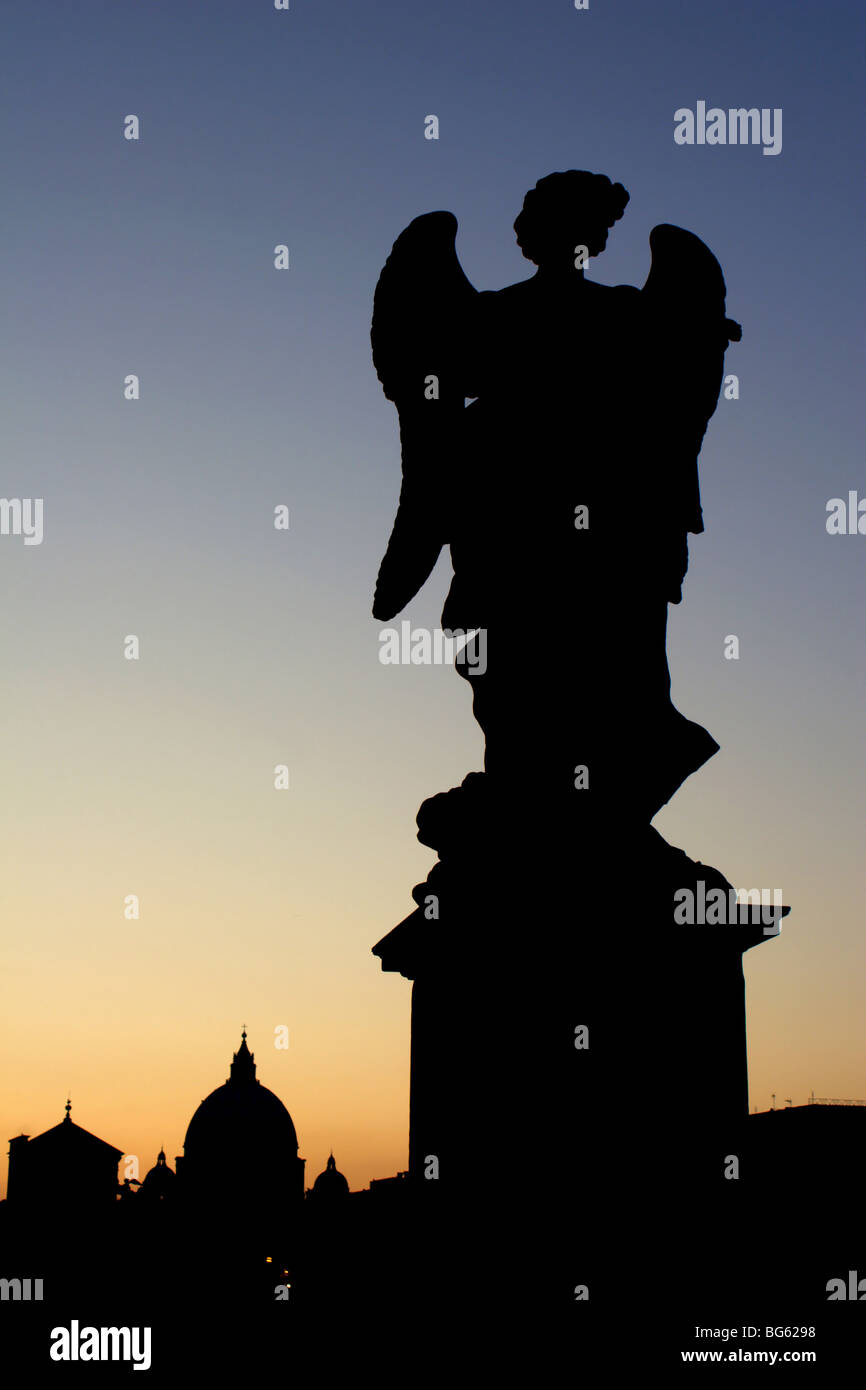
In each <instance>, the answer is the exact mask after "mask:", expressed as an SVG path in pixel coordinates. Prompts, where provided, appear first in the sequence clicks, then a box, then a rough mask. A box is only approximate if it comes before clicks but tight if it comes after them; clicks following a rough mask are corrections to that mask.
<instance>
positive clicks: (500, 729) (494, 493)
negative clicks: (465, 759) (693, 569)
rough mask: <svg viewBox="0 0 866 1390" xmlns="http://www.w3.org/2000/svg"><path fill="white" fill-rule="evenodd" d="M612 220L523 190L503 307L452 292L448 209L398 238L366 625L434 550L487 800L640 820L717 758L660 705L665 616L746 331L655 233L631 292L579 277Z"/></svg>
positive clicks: (378, 312)
mask: <svg viewBox="0 0 866 1390" xmlns="http://www.w3.org/2000/svg"><path fill="white" fill-rule="evenodd" d="M628 201H629V195H628V193H627V192H626V190H625V189H624V188H623V187H622V185H621V184H619V183H612V182H611V180H610V179H609V178H607V177H606V176H605V175H603V174H593V173H588V172H586V171H584V170H573V169H572V170H569V171H567V172H564V173H554V174H550V175H548V177H546V178H543V179H541V180H540V181H539V182H538V183H537V184H536V186H535V188H534V189H532V190H531V191H530V192H529V193H527V195H526V198H525V200H524V203H523V209H522V211H521V212H520V214H519V216H518V217H517V220H516V222H515V223H514V230H515V233H516V236H517V243H518V245H519V247H520V249H521V251H522V252H523V255H524V256H526V257H527V259H528V260H530V261H532V262H533V263H534V264H535V265H536V266H537V270H536V272H535V274H534V275H532V276H531V277H530V278H529V279H526V280H522V281H520V282H519V283H518V284H515V285H509V286H507V287H506V288H505V289H501V290H494V291H484V292H480V293H479V292H478V291H477V290H476V289H474V287H473V286H472V285H471V284H470V282H469V280H468V279H467V277H466V275H465V274H464V272H463V270H462V268H461V266H460V262H459V260H458V258H457V253H456V249H455V238H456V234H457V219H456V218H455V217H454V216H453V214H452V213H450V212H431V213H427V214H425V215H424V216H422V217H417V218H415V220H414V221H413V222H411V223H410V224H409V226H408V227H407V228H406V229H405V231H403V232H402V233H401V234H400V236H399V237H398V238H397V241H396V242H395V243H394V247H393V249H392V251H391V254H390V256H389V257H388V260H387V262H386V264H385V267H384V269H383V270H382V273H381V276H380V278H379V282H378V285H377V287H376V293H375V299H374V306H373V323H372V332H371V340H372V348H373V361H374V365H375V368H376V371H377V374H378V376H379V379H380V381H381V383H382V386H383V388H384V391H385V395H386V396H387V398H388V399H389V400H391V401H393V402H394V404H395V405H396V407H397V411H398V414H399V421H400V440H401V447H402V467H403V483H402V489H401V492H400V502H399V507H398V511H397V516H396V520H395V522H394V528H393V531H392V534H391V538H390V540H389V543H388V547H387V550H386V553H385V557H384V559H383V561H382V564H381V568H380V570H379V576H378V582H377V585H376V592H375V600H374V606H373V615H374V617H375V618H377V619H379V620H380V621H389V620H390V619H391V618H393V617H394V616H395V615H396V614H397V613H399V612H401V610H403V609H404V608H405V607H406V605H407V604H408V603H409V602H410V601H411V600H412V598H414V596H415V595H416V594H417V593H418V591H419V590H420V589H421V587H422V585H423V584H424V583H425V582H426V580H427V578H428V577H429V575H430V573H431V571H432V570H433V567H434V565H435V564H436V561H437V558H438V556H439V553H440V551H441V549H442V547H443V546H444V545H449V546H450V550H451V561H452V565H453V570H454V575H453V580H452V583H451V587H450V591H449V593H448V597H447V599H446V602H445V607H444V610H443V613H442V625H443V628H444V629H445V630H446V631H451V630H453V631H457V632H462V633H468V632H474V631H476V630H481V632H480V633H479V635H477V636H476V637H475V638H474V641H473V642H469V643H467V645H466V646H465V648H464V650H463V658H462V660H461V661H460V662H459V663H458V671H459V674H460V675H461V676H463V677H464V678H465V679H466V680H467V681H469V682H470V683H471V685H472V687H473V692H474V699H473V708H474V712H475V716H476V718H477V720H478V722H479V724H480V725H481V728H482V729H483V731H484V735H485V762H484V766H485V774H486V776H485V777H484V781H485V783H486V784H487V788H488V794H489V792H490V791H492V790H493V789H494V788H495V790H496V792H497V796H498V795H499V794H500V793H504V792H506V791H512V792H513V791H514V790H515V789H517V788H521V789H523V790H524V791H527V792H529V793H530V795H532V796H533V798H537V797H542V796H543V797H548V796H557V795H562V796H565V795H568V796H570V797H571V800H572V802H573V803H574V804H577V802H582V804H583V805H585V806H588V805H590V804H591V805H592V807H593V815H594V816H598V815H602V816H604V815H612V816H616V817H618V818H620V819H622V818H626V819H628V818H629V817H631V819H632V820H633V819H634V818H635V817H637V819H638V821H639V822H641V823H644V824H646V822H647V820H648V819H651V818H652V816H653V815H655V813H656V811H658V809H659V808H660V807H661V806H662V805H663V804H664V803H665V802H666V801H667V800H668V799H669V798H670V797H671V796H672V795H673V793H674V792H675V791H676V789H677V788H678V787H679V786H680V785H681V783H682V782H683V780H684V779H685V778H686V777H687V776H689V774H690V773H692V772H694V771H695V770H696V769H697V768H699V767H700V766H701V765H702V764H703V763H704V762H706V760H707V759H708V758H709V757H710V756H712V754H713V753H715V752H716V751H717V749H718V744H717V743H716V742H715V740H714V739H713V738H712V736H711V735H710V734H709V733H708V732H707V731H706V730H705V729H703V728H702V727H701V726H700V725H698V724H696V723H693V722H692V721H690V720H688V719H686V718H685V717H684V716H683V715H682V714H680V713H679V711H678V710H677V709H676V708H675V707H674V705H673V704H672V703H671V697H670V674H669V671H668V662H667V654H666V640H667V637H666V634H667V606H668V604H669V603H679V602H680V599H681V597H682V581H683V578H684V576H685V573H686V569H687V566H688V548H687V535H688V533H689V532H691V533H692V534H695V533H699V532H701V531H702V530H703V520H702V515H701V505H700V496H699V488H698V468H697V459H698V453H699V451H700V448H701V443H702V440H703V437H704V433H705V431H706V428H707V424H708V422H709V419H710V417H711V415H712V414H713V412H714V410H715V408H716V404H717V401H718V398H719V393H720V389H721V385H722V381H723V376H724V357H725V351H726V349H727V346H728V343H729V342H731V341H738V340H739V339H740V337H741V329H740V326H739V325H738V324H736V323H734V322H733V321H732V320H731V319H728V318H726V317H725V282H724V279H723V276H722V271H721V267H720V266H719V263H718V261H717V260H716V258H715V256H714V255H713V254H712V252H711V251H710V250H709V248H708V247H707V246H705V245H704V243H703V242H702V241H700V240H699V238H698V237H696V236H695V235H693V234H692V233H691V232H687V231H684V230H683V229H682V228H680V227H674V226H669V225H662V226H658V227H655V228H654V229H653V231H652V232H651V233H650V238H649V244H650V250H651V253H652V266H651V269H650V272H649V275H648V277H647V280H646V283H645V285H644V286H643V289H637V288H636V287H634V286H631V285H617V286H607V285H601V284H598V283H597V282H595V281H593V280H590V279H588V278H587V276H586V274H585V273H584V268H585V265H586V262H587V260H591V259H592V258H594V257H596V256H599V255H600V254H601V253H602V252H603V251H604V249H605V245H606V242H607V236H608V230H609V229H610V228H611V227H612V226H613V225H614V223H615V222H617V221H619V219H620V218H621V217H622V215H623V212H624V211H625V207H626V204H627V203H628ZM467 402H468V404H467ZM482 635H483V637H484V639H485V660H484V661H483V662H482V661H480V660H478V659H477V652H478V644H479V643H480V640H481V636H482ZM473 652H474V653H475V659H473ZM574 788H579V789H582V790H589V791H591V793H592V795H591V797H590V798H587V799H585V800H584V799H581V798H575V797H574Z"/></svg>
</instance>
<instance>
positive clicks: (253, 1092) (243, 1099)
mask: <svg viewBox="0 0 866 1390" xmlns="http://www.w3.org/2000/svg"><path fill="white" fill-rule="evenodd" d="M230 1071H231V1075H230V1076H229V1079H228V1080H227V1081H226V1082H225V1084H224V1085H222V1086H218V1087H217V1089H216V1090H215V1091H211V1093H210V1095H209V1096H206V1097H205V1099H204V1100H203V1101H202V1103H201V1105H200V1106H199V1107H198V1110H196V1112H195V1114H194V1115H193V1117H192V1119H191V1120H190V1122H189V1125H188V1126H187V1131H186V1139H185V1140H184V1146H183V1148H184V1157H185V1158H186V1159H187V1161H189V1160H190V1159H192V1160H193V1161H195V1160H197V1159H198V1158H199V1157H201V1158H203V1159H205V1160H206V1159H207V1157H208V1156H209V1158H210V1162H211V1163H212V1164H214V1163H216V1162H218V1161H219V1159H220V1158H221V1157H222V1156H223V1155H224V1156H225V1158H226V1159H228V1158H229V1156H230V1155H232V1154H234V1155H237V1154H238V1152H239V1151H253V1150H258V1151H262V1150H265V1151H267V1150H271V1151H280V1150H282V1151H285V1150H290V1151H291V1152H292V1153H293V1154H297V1151H298V1136H297V1134H296V1133H295V1126H294V1124H293V1123H292V1117H291V1115H290V1114H289V1112H288V1110H287V1109H286V1107H285V1106H284V1105H283V1102H282V1101H281V1100H280V1098H279V1096H275V1095H274V1093H273V1091H269V1090H268V1088H267V1086H263V1085H262V1083H261V1082H260V1081H258V1080H257V1079H256V1063H255V1055H254V1054H253V1053H252V1052H250V1050H249V1048H248V1047H247V1035H246V1032H243V1033H242V1034H241V1045H240V1047H239V1048H238V1050H237V1052H236V1053H234V1055H233V1057H232V1064H231V1068H230Z"/></svg>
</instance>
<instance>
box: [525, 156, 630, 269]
mask: <svg viewBox="0 0 866 1390" xmlns="http://www.w3.org/2000/svg"><path fill="white" fill-rule="evenodd" d="M627 202H628V194H627V193H626V191H625V189H624V188H623V186H622V184H621V183H611V181H610V179H609V178H607V176H606V175H605V174H591V173H589V172H588V171H587V170H586V169H568V170H566V172H564V173H558V174H548V175H547V177H546V178H544V179H539V180H538V183H537V184H536V185H535V187H534V188H531V189H530V190H529V192H528V193H527V195H526V197H525V198H524V200H523V209H522V211H521V212H520V213H518V216H517V221H516V222H515V223H514V231H515V233H516V235H517V245H518V246H519V247H520V249H521V251H522V252H523V254H524V256H526V258H527V260H530V261H533V262H534V263H535V265H537V266H544V265H550V266H556V265H561V266H566V265H568V264H571V265H572V266H573V265H574V259H575V248H576V247H578V246H585V247H586V252H587V255H589V256H598V255H600V254H601V252H602V251H603V250H604V248H605V246H606V244H607V233H608V230H609V228H611V227H612V226H613V224H614V222H618V221H619V219H620V218H621V217H622V215H623V213H624V212H625V207H626V204H627Z"/></svg>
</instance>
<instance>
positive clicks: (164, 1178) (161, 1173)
mask: <svg viewBox="0 0 866 1390" xmlns="http://www.w3.org/2000/svg"><path fill="white" fill-rule="evenodd" d="M176 1181H177V1174H176V1173H175V1171H174V1169H173V1168H169V1166H168V1164H167V1163H166V1161H165V1150H164V1149H160V1151H159V1154H158V1156H157V1160H156V1167H154V1168H151V1170H150V1172H149V1173H146V1174H145V1178H144V1182H143V1183H142V1184H141V1187H140V1188H139V1190H138V1195H139V1197H146V1198H147V1200H148V1201H155V1202H161V1201H164V1200H165V1199H166V1198H167V1197H173V1196H174V1185H175V1183H176Z"/></svg>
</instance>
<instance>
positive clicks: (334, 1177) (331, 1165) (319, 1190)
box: [313, 1154, 349, 1200]
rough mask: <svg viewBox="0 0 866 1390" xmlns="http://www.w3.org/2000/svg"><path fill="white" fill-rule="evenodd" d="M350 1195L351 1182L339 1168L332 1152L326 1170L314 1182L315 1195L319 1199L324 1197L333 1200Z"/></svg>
mask: <svg viewBox="0 0 866 1390" xmlns="http://www.w3.org/2000/svg"><path fill="white" fill-rule="evenodd" d="M348 1195H349V1184H348V1182H347V1180H346V1179H345V1178H344V1177H343V1174H342V1173H341V1172H340V1171H339V1169H338V1168H337V1160H336V1159H335V1158H334V1155H333V1154H331V1156H330V1158H329V1159H328V1162H327V1164H326V1165H325V1170H324V1172H322V1173H320V1174H319V1176H318V1177H317V1178H316V1181H315V1182H314V1183H313V1196H314V1197H316V1198H317V1199H318V1198H319V1197H324V1198H325V1199H326V1200H331V1199H334V1198H340V1197H348Z"/></svg>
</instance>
